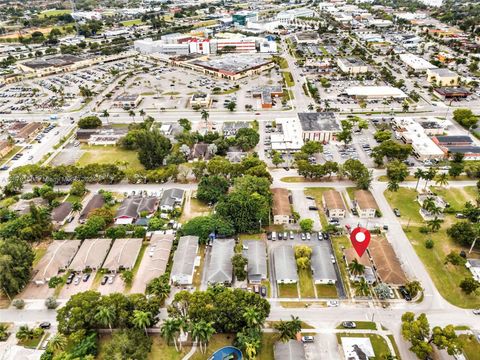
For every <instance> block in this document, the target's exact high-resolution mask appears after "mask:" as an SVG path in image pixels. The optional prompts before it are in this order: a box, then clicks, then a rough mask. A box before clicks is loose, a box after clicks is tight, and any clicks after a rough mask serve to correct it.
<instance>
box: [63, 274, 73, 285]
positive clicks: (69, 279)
mask: <svg viewBox="0 0 480 360" xmlns="http://www.w3.org/2000/svg"><path fill="white" fill-rule="evenodd" d="M74 277H75V274H74V273H72V274H70V275H68V278H67V281H65V283H66V284H67V285H70V284H71V283H72V281H73V278H74Z"/></svg>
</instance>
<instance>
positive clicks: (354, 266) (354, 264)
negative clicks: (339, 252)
mask: <svg viewBox="0 0 480 360" xmlns="http://www.w3.org/2000/svg"><path fill="white" fill-rule="evenodd" d="M348 271H350V273H351V274H352V275H362V274H363V272H364V271H365V266H364V265H363V264H360V263H359V262H358V260H357V259H353V260H352V261H351V262H350V264H348Z"/></svg>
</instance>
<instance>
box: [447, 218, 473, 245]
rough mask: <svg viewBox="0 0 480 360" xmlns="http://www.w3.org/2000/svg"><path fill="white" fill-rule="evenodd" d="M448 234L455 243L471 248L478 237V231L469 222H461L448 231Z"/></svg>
mask: <svg viewBox="0 0 480 360" xmlns="http://www.w3.org/2000/svg"><path fill="white" fill-rule="evenodd" d="M447 234H448V236H450V237H451V238H452V239H453V240H454V241H455V242H457V243H459V244H461V245H463V246H471V245H472V244H473V241H474V240H475V239H476V238H477V237H478V233H477V229H476V228H475V227H474V226H473V224H472V223H470V222H467V221H459V222H456V223H455V224H453V225H452V226H451V227H450V228H449V229H447Z"/></svg>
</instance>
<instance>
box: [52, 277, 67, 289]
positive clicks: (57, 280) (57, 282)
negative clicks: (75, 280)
mask: <svg viewBox="0 0 480 360" xmlns="http://www.w3.org/2000/svg"><path fill="white" fill-rule="evenodd" d="M63 283H64V280H63V278H62V277H60V276H52V277H51V278H50V280H49V281H48V287H49V288H50V289H55V288H56V287H57V286H58V285H61V284H63Z"/></svg>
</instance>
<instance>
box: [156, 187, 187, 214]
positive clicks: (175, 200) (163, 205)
mask: <svg viewBox="0 0 480 360" xmlns="http://www.w3.org/2000/svg"><path fill="white" fill-rule="evenodd" d="M184 195H185V191H184V190H182V189H167V190H165V191H164V192H163V194H162V199H161V200H160V210H162V211H163V212H168V211H173V209H175V207H177V206H180V205H181V204H182V202H183V197H184Z"/></svg>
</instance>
